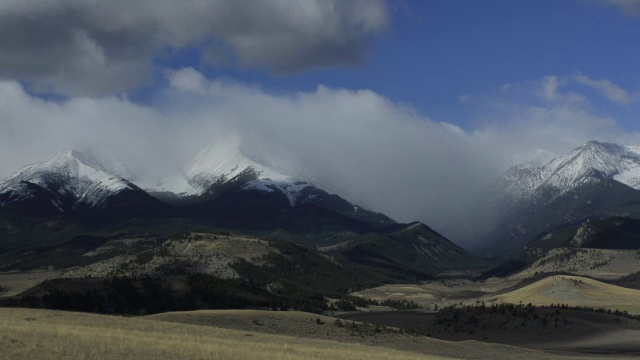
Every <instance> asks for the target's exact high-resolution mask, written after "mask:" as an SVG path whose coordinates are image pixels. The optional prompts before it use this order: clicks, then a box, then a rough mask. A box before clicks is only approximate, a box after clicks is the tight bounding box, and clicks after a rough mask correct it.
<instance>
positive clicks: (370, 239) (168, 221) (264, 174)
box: [0, 138, 484, 278]
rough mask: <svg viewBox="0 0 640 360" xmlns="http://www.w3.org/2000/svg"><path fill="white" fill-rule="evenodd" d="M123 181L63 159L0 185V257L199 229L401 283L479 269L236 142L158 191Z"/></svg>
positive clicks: (94, 158) (471, 260) (461, 253)
mask: <svg viewBox="0 0 640 360" xmlns="http://www.w3.org/2000/svg"><path fill="white" fill-rule="evenodd" d="M127 174H128V172H127V171H126V168H125V167H124V166H122V165H120V164H119V163H118V162H117V161H116V160H114V159H113V158H111V157H109V156H106V155H104V154H99V153H98V155H96V154H94V153H93V152H91V151H87V150H83V151H76V150H65V151H62V152H60V153H58V154H56V155H55V156H53V157H52V158H51V159H49V160H46V161H43V162H41V163H37V164H34V165H29V166H26V167H24V168H22V169H20V170H19V171H18V172H16V173H15V174H13V175H11V176H9V177H8V178H6V179H4V180H2V181H0V257H2V256H3V255H4V258H5V259H11V260H12V261H13V263H16V264H20V262H19V261H18V262H16V261H17V260H16V259H18V258H25V259H26V258H28V259H29V260H28V261H27V262H33V261H36V260H37V262H40V260H41V259H40V258H38V255H36V256H35V257H34V256H33V253H36V254H40V253H47V254H49V255H51V254H50V252H51V251H52V250H54V252H55V251H57V253H58V254H59V253H67V251H71V250H69V249H70V248H74V249H75V250H73V249H72V250H73V251H71V252H69V253H73V254H75V255H74V256H76V255H81V253H82V252H86V251H91V246H94V245H95V246H100V245H101V244H102V242H103V240H100V241H97V242H96V243H95V244H94V242H95V241H93V240H86V241H87V243H86V244H80V243H81V242H82V241H85V240H82V239H95V238H96V236H97V235H96V234H97V233H98V234H100V235H98V236H97V237H98V238H103V237H104V234H105V233H108V234H110V235H108V236H107V238H108V237H109V236H115V237H118V236H122V234H123V233H125V234H130V233H138V234H143V235H144V236H148V234H150V233H153V234H157V235H160V236H174V235H175V234H178V233H188V232H191V231H195V230H203V229H204V230H218V231H220V230H223V231H233V232H236V233H237V232H240V233H246V234H251V235H254V236H266V237H269V238H271V239H276V240H286V241H289V242H294V243H297V244H301V245H304V246H307V247H312V248H315V247H319V248H325V247H326V248H327V250H326V252H328V253H331V254H333V255H334V256H341V257H344V258H346V259H349V261H351V262H353V263H359V264H362V265H365V266H369V267H371V268H377V269H382V270H384V271H390V272H394V273H396V274H400V275H401V276H407V275H409V276H414V277H418V278H420V277H429V276H431V275H433V274H436V273H438V272H440V271H442V270H446V269H450V268H451V264H453V263H455V264H458V265H461V266H462V267H474V266H482V265H484V262H483V261H481V260H479V259H477V258H475V257H474V256H473V255H471V254H470V253H468V252H466V251H465V250H464V249H462V248H460V247H459V246H457V245H455V244H453V243H451V242H450V241H449V240H447V239H446V238H445V237H443V236H442V235H440V234H438V233H436V232H435V231H433V230H432V229H430V228H429V227H428V226H426V225H424V224H420V223H415V224H399V223H396V222H395V221H394V220H392V219H391V218H389V217H387V216H386V215H384V214H381V213H378V212H374V211H370V210H367V209H365V208H363V207H361V206H359V205H357V204H354V203H352V202H350V201H348V200H345V199H343V198H342V197H340V196H338V195H336V194H331V193H329V192H327V191H325V190H323V189H321V188H319V187H317V186H315V185H314V184H312V183H311V182H309V181H307V180H304V179H300V178H296V177H293V176H290V175H286V174H283V173H282V172H281V171H278V170H274V169H273V168H272V167H269V166H267V165H265V164H264V163H263V162H259V161H256V159H255V157H251V156H249V155H247V154H246V153H245V152H244V151H243V150H242V148H241V146H240V143H239V142H238V141H237V140H236V139H234V138H231V139H230V140H229V141H226V142H222V143H216V144H213V145H211V146H209V147H207V148H205V149H204V150H203V151H202V152H200V153H199V154H198V155H197V156H196V157H195V158H194V160H193V161H192V162H191V163H190V164H188V165H187V166H186V167H185V168H184V169H183V171H182V172H180V173H179V174H177V175H174V176H171V177H168V178H166V179H163V180H161V181H160V182H158V185H157V186H156V188H155V189H142V188H141V187H139V186H137V185H135V184H134V183H133V182H132V181H130V180H128V179H126V178H125V177H124V176H127ZM104 241H107V240H104ZM70 244H72V245H70ZM92 244H93V245H92ZM76 250H78V251H80V250H82V252H78V251H76ZM74 251H75V252H74ZM25 256H26V257H25ZM408 259H411V260H408ZM25 261H26V260H25ZM21 264H23V265H24V264H25V262H22V263H21Z"/></svg>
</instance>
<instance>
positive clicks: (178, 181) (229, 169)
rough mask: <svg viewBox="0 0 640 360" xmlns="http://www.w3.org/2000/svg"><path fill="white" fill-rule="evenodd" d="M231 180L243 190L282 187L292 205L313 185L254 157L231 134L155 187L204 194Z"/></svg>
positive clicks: (179, 194) (182, 193)
mask: <svg viewBox="0 0 640 360" xmlns="http://www.w3.org/2000/svg"><path fill="white" fill-rule="evenodd" d="M232 182H235V183H238V185H241V188H242V189H244V190H259V191H264V192H272V191H274V190H276V189H279V190H280V191H282V192H283V193H284V194H285V195H287V197H288V198H289V202H290V203H291V205H294V204H295V203H296V201H297V197H298V194H299V192H300V190H302V189H304V188H306V187H307V186H311V184H310V183H308V182H306V181H303V180H300V179H296V178H294V177H292V176H289V175H285V174H283V173H281V172H280V171H277V170H274V169H273V168H271V167H269V166H266V165H264V164H263V163H260V162H258V161H256V160H254V159H253V158H252V157H250V156H248V155H247V154H246V153H245V152H244V151H243V150H242V146H241V142H240V139H239V137H236V136H229V137H227V138H226V139H224V140H223V141H218V142H215V143H213V144H211V145H209V146H207V147H206V148H205V149H204V150H202V151H201V152H200V153H198V155H196V157H195V158H194V159H193V161H191V163H189V165H187V166H186V167H185V168H184V170H183V171H182V172H181V173H180V174H177V175H174V176H171V177H169V178H166V179H164V180H162V181H161V182H160V183H159V184H158V187H157V189H156V190H158V191H167V192H172V193H174V194H176V195H178V196H201V195H205V194H207V193H208V192H211V191H212V189H213V188H215V187H217V186H221V185H224V184H228V183H232Z"/></svg>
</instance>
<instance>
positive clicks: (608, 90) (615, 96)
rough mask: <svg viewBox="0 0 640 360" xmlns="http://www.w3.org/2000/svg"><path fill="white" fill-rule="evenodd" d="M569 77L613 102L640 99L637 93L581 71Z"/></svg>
mask: <svg viewBox="0 0 640 360" xmlns="http://www.w3.org/2000/svg"><path fill="white" fill-rule="evenodd" d="M570 79H571V80H573V81H576V82H577V83H579V84H582V85H585V86H588V87H591V88H593V89H595V90H598V91H599V92H600V93H601V94H602V95H603V96H604V97H605V98H607V99H608V100H609V101H612V102H615V103H619V104H623V105H630V104H632V103H634V102H637V101H639V100H640V96H638V94H630V93H629V92H627V91H626V90H625V89H623V88H622V87H620V86H618V85H616V84H614V83H612V82H611V81H609V80H607V79H599V80H594V79H591V78H590V77H588V76H586V75H583V74H581V73H576V74H574V75H573V76H571V77H570Z"/></svg>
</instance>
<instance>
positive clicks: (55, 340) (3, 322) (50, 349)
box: [0, 308, 592, 360]
mask: <svg viewBox="0 0 640 360" xmlns="http://www.w3.org/2000/svg"><path fill="white" fill-rule="evenodd" d="M318 318H319V319H320V323H323V324H322V325H320V324H318V323H317V319H318ZM332 320H333V321H335V319H333V318H329V317H322V316H316V315H313V314H305V313H298V312H267V311H198V312H183V313H168V314H158V315H154V316H150V317H145V318H125V317H116V316H104V315H94V314H85V313H71V312H63V311H52V310H36V309H9V308H2V309H0V346H2V352H0V359H154V360H155V359H266V360H269V359H356V360H357V359H374V360H375V359H399V360H403V359H451V358H457V359H474V360H479V359H536V360H537V359H543V360H544V359H578V358H580V359H581V358H582V357H575V356H570V357H565V356H562V357H558V356H555V355H551V354H547V353H544V352H540V351H536V350H529V349H523V348H519V347H514V346H506V345H499V344H487V343H482V342H478V341H462V342H448V341H442V340H437V339H431V338H428V337H423V336H413V335H407V334H399V333H397V332H396V333H394V332H392V331H389V332H386V331H385V332H383V333H382V335H380V336H377V335H373V336H361V335H358V334H355V335H354V334H349V333H348V332H347V331H345V329H344V328H340V329H337V331H334V330H333V329H332V328H333V327H334V326H335V325H334V324H333V323H332V322H330V321H332ZM222 327H227V328H226V329H225V328H222ZM229 328H236V329H237V330H234V329H229ZM274 329H275V330H274ZM269 332H273V333H283V334H284V335H274V334H268V333H269ZM400 350H402V351H400ZM589 358H592V357H589Z"/></svg>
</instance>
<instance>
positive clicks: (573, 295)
mask: <svg viewBox="0 0 640 360" xmlns="http://www.w3.org/2000/svg"><path fill="white" fill-rule="evenodd" d="M484 301H485V302H487V303H488V304H491V303H511V304H528V303H532V304H533V305H539V306H542V305H545V306H548V305H551V304H558V303H560V304H567V305H569V306H581V307H590V308H603V309H618V310H621V311H622V310H626V311H628V312H629V313H634V314H637V313H640V290H635V289H628V288H623V287H620V286H615V285H611V284H606V283H603V282H600V281H597V280H593V279H589V278H585V277H580V276H568V275H554V276H548V277H546V278H544V279H542V280H539V281H536V282H534V283H532V284H529V285H527V286H524V287H522V288H519V289H517V290H513V291H510V292H507V293H503V294H499V295H495V296H491V297H488V298H486V299H484Z"/></svg>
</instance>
